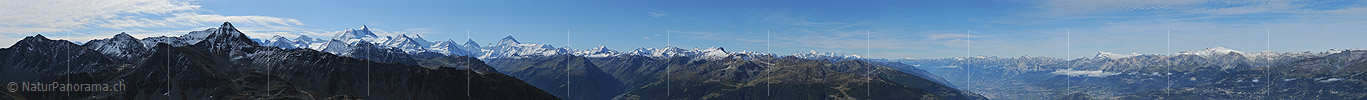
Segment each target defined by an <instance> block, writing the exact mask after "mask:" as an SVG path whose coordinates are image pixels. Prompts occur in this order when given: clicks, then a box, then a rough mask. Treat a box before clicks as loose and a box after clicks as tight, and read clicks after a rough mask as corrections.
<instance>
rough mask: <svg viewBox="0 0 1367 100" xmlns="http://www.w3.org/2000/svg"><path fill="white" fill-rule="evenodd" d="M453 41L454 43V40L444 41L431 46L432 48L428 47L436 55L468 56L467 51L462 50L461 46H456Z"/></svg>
mask: <svg viewBox="0 0 1367 100" xmlns="http://www.w3.org/2000/svg"><path fill="white" fill-rule="evenodd" d="M455 41H456V40H449V39H448V40H446V41H440V42H437V44H434V45H432V47H430V49H431V50H432V51H435V52H438V53H441V54H445V55H466V54H469V53H468V52H469V51H466V50H465V48H464V47H463V46H461V45H460V44H456V42H455Z"/></svg>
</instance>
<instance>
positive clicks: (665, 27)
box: [0, 0, 1367, 58]
mask: <svg viewBox="0 0 1367 100" xmlns="http://www.w3.org/2000/svg"><path fill="white" fill-rule="evenodd" d="M0 8H5V9H10V10H5V11H0V15H5V16H0V45H4V46H8V45H12V44H13V43H14V42H16V41H18V40H19V39H22V38H23V37H24V36H32V35H34V34H44V35H47V36H48V37H51V38H62V39H71V40H75V41H88V40H90V39H99V38H108V37H111V36H113V35H114V34H117V33H118V32H128V33H129V34H133V35H134V36H135V37H151V36H161V35H179V34H184V33H187V32H189V31H193V30H202V29H204V28H208V27H215V26H217V25H218V24H219V23H222V22H223V21H231V22H233V23H234V25H237V26H238V28H239V29H241V30H244V31H247V33H248V35H250V36H253V37H255V38H266V37H268V36H271V35H282V36H287V37H291V38H292V37H295V36H297V35H308V36H311V37H315V38H329V37H331V36H332V35H333V34H336V32H339V31H342V30H345V29H352V28H359V27H360V26H361V25H367V26H369V27H371V28H372V30H376V31H380V33H381V34H388V35H397V34H410V35H412V34H421V35H422V36H424V37H425V38H427V39H428V40H433V41H436V40H447V39H452V40H456V41H463V40H464V39H466V38H472V39H474V40H475V41H477V42H480V43H493V42H496V41H497V40H498V39H500V38H502V37H504V36H508V35H512V36H514V37H516V38H517V39H518V40H519V41H521V42H523V43H540V44H552V45H556V46H565V45H566V43H567V42H566V40H567V39H568V41H569V42H568V43H569V46H570V47H572V48H575V49H588V48H592V47H595V46H599V45H603V46H607V47H609V48H611V49H614V50H618V51H629V50H631V49H635V48H642V47H663V46H665V45H666V37H667V36H666V31H670V33H671V35H669V36H668V38H669V39H668V40H670V41H671V43H669V44H672V45H675V46H678V47H683V48H707V47H714V46H715V47H725V48H726V49H727V50H728V51H761V52H763V51H769V52H771V53H776V54H791V53H796V52H808V51H818V52H836V53H844V54H856V55H864V56H866V57H874V58H940V57H954V56H966V55H969V51H968V49H969V42H968V40H969V38H968V37H969V36H970V35H968V33H971V34H972V35H971V36H972V42H971V44H972V46H971V47H972V52H971V53H972V55H991V56H1008V57H1011V56H1027V55H1028V56H1050V57H1074V58H1076V57H1090V56H1094V55H1095V54H1097V52H1098V51H1108V52H1117V53H1130V52H1135V53H1145V54H1170V53H1175V52H1178V51H1190V50H1200V49H1203V48H1209V47H1214V46H1223V47H1227V48H1231V49H1236V50H1242V51H1252V52H1256V51H1265V50H1268V49H1270V51H1281V52H1301V51H1324V50H1327V49H1331V48H1360V47H1364V46H1367V44H1365V43H1367V40H1364V39H1362V38H1360V37H1367V2H1364V1H1335V0H1308V1H1299V0H1286V1H1205V0H1171V1H1169V0H1142V1H1121V0H875V1H850V0H842V1H835V0H821V1H815V0H812V1H804V0H799V1H788V0H784V1H732V0H687V1H661V0H591V1H521V0H517V1H509V0H499V1H464V0H431V1H395V0H382V1H355V0H336V1H321V0H319V1H314V0H202V1H174V0H173V1H167V0H3V1H0ZM466 31H469V33H470V36H469V37H467V36H466ZM766 31H768V32H769V34H770V35H769V38H768V41H767V42H766V35H765V32H766ZM566 32H568V33H569V34H566ZM866 32H867V33H866ZM1169 32H1170V33H1171V35H1170V36H1169V34H1168V33H1169ZM1269 33H1270V34H1269ZM866 34H867V35H866ZM870 42H871V43H870ZM766 43H769V46H768V47H769V48H767V50H766V45H765V44H766ZM866 43H868V44H866ZM1169 43H1171V45H1170V47H1169V45H1168V44H1169ZM866 45H867V46H871V48H869V47H866ZM866 50H868V51H869V52H866ZM1069 51H1071V52H1069Z"/></svg>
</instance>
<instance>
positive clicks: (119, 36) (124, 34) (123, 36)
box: [114, 32, 137, 40]
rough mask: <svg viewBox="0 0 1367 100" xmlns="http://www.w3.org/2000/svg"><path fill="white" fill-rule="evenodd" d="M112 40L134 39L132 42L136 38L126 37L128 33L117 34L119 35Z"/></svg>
mask: <svg viewBox="0 0 1367 100" xmlns="http://www.w3.org/2000/svg"><path fill="white" fill-rule="evenodd" d="M114 39H134V40H136V39H137V38H134V37H133V36H132V35H128V33H125V32H119V34H116V35H114Z"/></svg>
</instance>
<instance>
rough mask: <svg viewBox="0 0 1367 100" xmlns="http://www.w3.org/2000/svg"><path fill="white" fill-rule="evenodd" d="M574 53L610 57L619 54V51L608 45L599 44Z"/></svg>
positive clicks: (585, 55)
mask: <svg viewBox="0 0 1367 100" xmlns="http://www.w3.org/2000/svg"><path fill="white" fill-rule="evenodd" d="M574 55H578V56H584V57H609V56H614V55H617V52H616V51H612V50H610V49H608V47H607V46H602V45H599V46H598V47H594V48H593V49H588V50H584V51H578V52H574Z"/></svg>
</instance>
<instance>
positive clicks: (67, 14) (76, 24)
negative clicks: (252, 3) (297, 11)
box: [0, 0, 322, 45]
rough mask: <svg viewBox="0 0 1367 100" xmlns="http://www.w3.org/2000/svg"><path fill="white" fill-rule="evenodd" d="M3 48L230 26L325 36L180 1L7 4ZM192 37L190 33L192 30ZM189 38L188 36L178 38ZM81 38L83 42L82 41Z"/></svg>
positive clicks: (7, 0) (282, 21) (24, 0)
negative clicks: (56, 38)
mask: <svg viewBox="0 0 1367 100" xmlns="http://www.w3.org/2000/svg"><path fill="white" fill-rule="evenodd" d="M0 4H3V5H5V6H0V9H5V10H0V15H5V16H0V34H6V35H4V36H7V37H2V38H4V39H3V40H0V45H9V44H12V43H13V42H15V41H17V40H10V39H19V38H21V37H17V36H26V35H32V34H35V33H68V32H70V33H74V34H73V35H78V36H72V37H73V38H70V39H74V40H78V41H81V40H89V39H96V38H108V36H104V35H107V34H105V33H109V34H112V33H117V32H129V33H130V34H142V35H165V34H170V33H167V32H176V31H147V30H168V29H172V30H182V29H190V28H198V29H196V30H200V29H202V27H205V26H215V25H217V24H218V23H222V22H225V21H228V22H233V23H235V24H234V25H237V26H239V28H241V29H243V31H246V32H247V33H248V35H250V36H270V35H272V34H281V33H288V34H301V33H322V32H319V31H318V30H311V29H301V28H297V26H299V25H304V24H303V23H302V22H300V21H299V20H295V19H290V18H279V17H271V16H229V15H217V14H205V13H203V12H209V11H207V10H203V9H200V7H201V6H200V5H195V4H191V2H190V1H175V0H4V1H0ZM144 32H146V33H144ZM187 32H188V31H187ZM179 34H184V33H179ZM78 37H79V38H78Z"/></svg>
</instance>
